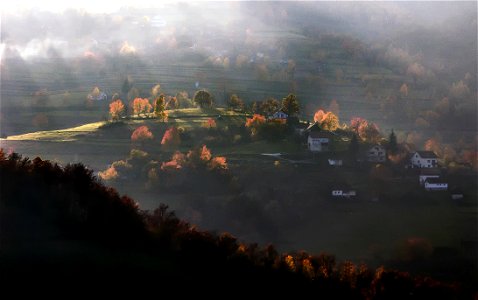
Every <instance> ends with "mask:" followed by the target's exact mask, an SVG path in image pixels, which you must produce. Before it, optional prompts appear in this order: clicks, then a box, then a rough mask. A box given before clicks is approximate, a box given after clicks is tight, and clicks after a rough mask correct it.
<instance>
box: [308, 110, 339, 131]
mask: <svg viewBox="0 0 478 300" xmlns="http://www.w3.org/2000/svg"><path fill="white" fill-rule="evenodd" d="M314 121H315V122H317V123H319V125H320V126H321V127H322V128H323V129H325V130H330V131H334V130H336V129H337V128H338V127H339V118H338V117H337V115H335V114H334V113H333V112H331V111H329V112H324V111H323V110H321V109H319V110H318V111H317V112H316V113H315V114H314Z"/></svg>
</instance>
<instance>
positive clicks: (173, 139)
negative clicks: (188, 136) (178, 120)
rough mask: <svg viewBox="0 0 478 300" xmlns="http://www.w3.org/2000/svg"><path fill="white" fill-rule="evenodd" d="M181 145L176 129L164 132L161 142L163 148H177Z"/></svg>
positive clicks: (172, 128)
mask: <svg viewBox="0 0 478 300" xmlns="http://www.w3.org/2000/svg"><path fill="white" fill-rule="evenodd" d="M180 143H181V138H180V136H179V131H178V130H177V129H176V127H174V126H173V127H171V128H169V129H168V130H166V132H164V135H163V139H162V140H161V145H163V146H165V147H177V146H178V145H179V144H180Z"/></svg>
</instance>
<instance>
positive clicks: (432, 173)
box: [418, 168, 440, 185]
mask: <svg viewBox="0 0 478 300" xmlns="http://www.w3.org/2000/svg"><path fill="white" fill-rule="evenodd" d="M431 178H435V179H437V178H440V170H439V169H435V168H426V169H422V170H420V175H419V176H418V181H419V182H420V185H424V184H425V181H427V180H428V179H431Z"/></svg>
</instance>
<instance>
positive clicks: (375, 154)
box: [367, 145, 387, 162]
mask: <svg viewBox="0 0 478 300" xmlns="http://www.w3.org/2000/svg"><path fill="white" fill-rule="evenodd" d="M386 159H387V150H385V148H384V147H383V146H381V145H374V146H372V147H371V148H370V149H369V150H368V151H367V161H369V162H385V160H386Z"/></svg>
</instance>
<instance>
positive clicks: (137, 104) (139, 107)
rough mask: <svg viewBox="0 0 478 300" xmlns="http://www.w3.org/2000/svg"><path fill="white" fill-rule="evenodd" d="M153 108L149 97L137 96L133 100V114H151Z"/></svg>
mask: <svg viewBox="0 0 478 300" xmlns="http://www.w3.org/2000/svg"><path fill="white" fill-rule="evenodd" d="M152 108H153V107H152V106H151V104H149V100H148V99H147V98H135V99H134V100H133V114H135V115H138V116H139V115H141V114H144V115H146V114H149V113H150V112H151V109H152Z"/></svg>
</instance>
